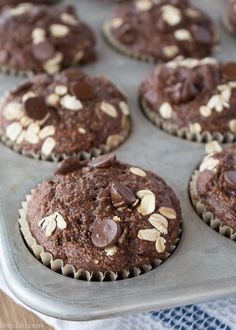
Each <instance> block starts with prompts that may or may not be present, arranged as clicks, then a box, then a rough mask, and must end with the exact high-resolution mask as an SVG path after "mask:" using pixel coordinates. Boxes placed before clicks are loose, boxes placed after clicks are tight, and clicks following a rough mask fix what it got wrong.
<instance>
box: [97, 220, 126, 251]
mask: <svg viewBox="0 0 236 330" xmlns="http://www.w3.org/2000/svg"><path fill="white" fill-rule="evenodd" d="M120 236H121V228H120V225H119V224H118V223H117V222H115V221H113V220H105V221H103V222H101V223H98V224H96V225H95V226H94V228H93V232H92V235H91V240H92V242H93V244H94V245H95V246H96V247H98V248H99V249H105V248H107V247H109V246H112V245H114V244H115V243H116V242H117V241H118V239H119V238H120Z"/></svg>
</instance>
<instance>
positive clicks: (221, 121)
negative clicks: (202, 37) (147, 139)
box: [140, 58, 236, 135]
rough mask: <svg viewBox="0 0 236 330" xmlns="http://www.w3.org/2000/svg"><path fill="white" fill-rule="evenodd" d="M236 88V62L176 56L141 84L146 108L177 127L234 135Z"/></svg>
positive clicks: (191, 130) (196, 131) (194, 131)
mask: <svg viewBox="0 0 236 330" xmlns="http://www.w3.org/2000/svg"><path fill="white" fill-rule="evenodd" d="M235 87H236V64H235V63H224V64H221V63H219V62H218V61H217V60H215V59H213V58H205V59H203V60H196V59H183V58H177V59H176V60H174V61H172V62H169V63H167V64H162V65H159V66H158V67H157V69H156V70H155V72H154V73H153V74H152V75H151V76H149V77H148V79H146V80H145V81H144V82H143V83H142V84H141V87H140V98H141V103H142V104H143V106H144V108H147V109H148V110H149V111H150V112H151V113H153V114H154V116H156V117H158V118H159V119H160V120H161V121H162V122H163V123H166V124H169V125H174V126H176V127H177V129H178V130H180V129H183V128H186V129H187V130H188V131H189V132H190V133H192V134H195V133H196V134H203V133H204V132H210V133H216V132H219V133H222V134H224V133H227V132H230V133H231V134H232V135H235V134H236V107H235V104H236V90H235Z"/></svg>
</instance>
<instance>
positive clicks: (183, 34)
mask: <svg viewBox="0 0 236 330" xmlns="http://www.w3.org/2000/svg"><path fill="white" fill-rule="evenodd" d="M174 35H175V38H176V39H177V40H180V41H187V40H192V36H191V33H190V32H189V31H188V30H186V29H180V30H176V31H175V33H174Z"/></svg>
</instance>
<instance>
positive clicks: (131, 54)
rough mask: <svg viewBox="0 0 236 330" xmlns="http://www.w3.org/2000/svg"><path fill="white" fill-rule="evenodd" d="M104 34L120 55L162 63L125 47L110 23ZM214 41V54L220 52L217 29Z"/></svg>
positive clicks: (103, 30) (104, 29)
mask: <svg viewBox="0 0 236 330" xmlns="http://www.w3.org/2000/svg"><path fill="white" fill-rule="evenodd" d="M102 32H103V35H104V37H105V40H106V41H107V42H108V44H109V45H110V46H112V48H114V49H115V50H116V51H118V52H119V53H122V54H125V55H127V56H128V57H131V58H134V59H136V60H139V61H144V62H150V63H157V62H161V60H160V59H156V58H155V57H153V56H151V55H147V54H142V53H139V52H137V51H134V50H132V49H130V48H129V47H127V46H125V45H123V44H122V43H121V42H120V41H118V40H117V39H115V37H114V36H113V34H112V29H111V22H110V21H107V22H105V24H104V25H103V29H102ZM214 39H215V46H214V48H213V49H212V53H214V52H217V51H218V50H219V42H220V34H219V31H218V29H217V28H216V27H215V36H214ZM177 56H179V55H177ZM170 60H173V59H171V58H170Z"/></svg>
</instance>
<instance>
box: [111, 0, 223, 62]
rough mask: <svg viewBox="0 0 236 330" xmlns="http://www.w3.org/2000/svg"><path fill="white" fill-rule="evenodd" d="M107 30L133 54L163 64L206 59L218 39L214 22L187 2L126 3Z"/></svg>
mask: <svg viewBox="0 0 236 330" xmlns="http://www.w3.org/2000/svg"><path fill="white" fill-rule="evenodd" d="M107 29H108V30H109V35H111V36H112V38H113V39H115V40H116V41H118V43H119V44H120V45H122V46H125V47H126V49H127V50H129V53H130V54H131V53H133V54H137V55H138V54H139V55H146V56H147V58H149V59H154V60H163V61H169V60H171V59H173V58H174V57H176V56H178V55H183V56H185V57H194V58H202V57H205V56H207V55H209V54H210V53H211V52H212V50H213V47H214V46H215V44H216V39H217V36H216V27H215V25H214V24H213V22H212V21H211V19H210V18H209V17H208V16H207V15H206V14H205V13H203V12H202V11H200V10H199V9H197V8H196V7H193V6H192V5H191V4H190V3H189V1H187V0H161V1H155V0H136V1H131V2H127V3H125V4H122V5H120V6H119V7H118V8H117V9H116V11H115V12H114V15H113V19H111V20H110V21H109V22H108V23H107V25H106V28H105V32H106V30H107ZM117 46H118V48H119V45H117ZM123 49H124V48H123Z"/></svg>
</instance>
